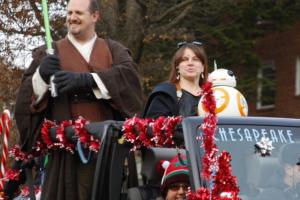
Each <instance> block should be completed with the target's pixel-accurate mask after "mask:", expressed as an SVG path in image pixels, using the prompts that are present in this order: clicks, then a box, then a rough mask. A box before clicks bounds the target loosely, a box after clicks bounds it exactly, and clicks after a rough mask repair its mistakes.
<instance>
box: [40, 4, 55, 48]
mask: <svg viewBox="0 0 300 200" xmlns="http://www.w3.org/2000/svg"><path fill="white" fill-rule="evenodd" d="M42 10H43V16H44V28H45V34H46V37H45V40H46V47H47V53H48V54H53V53H54V50H53V48H52V37H51V33H50V23H49V15H48V5H47V0H42Z"/></svg>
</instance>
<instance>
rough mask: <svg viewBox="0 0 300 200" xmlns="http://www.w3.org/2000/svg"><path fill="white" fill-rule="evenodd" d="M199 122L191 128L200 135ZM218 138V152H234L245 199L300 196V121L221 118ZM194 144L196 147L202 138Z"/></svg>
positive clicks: (264, 199) (235, 168)
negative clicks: (296, 123)
mask: <svg viewBox="0 0 300 200" xmlns="http://www.w3.org/2000/svg"><path fill="white" fill-rule="evenodd" d="M269 119H270V118H269ZM273 119H275V118H273ZM247 120H248V121H247ZM192 121H193V120H192ZM199 122H200V121H199V119H196V120H195V119H194V121H193V123H191V124H189V125H190V126H191V127H190V128H189V129H188V130H189V131H192V130H196V134H197V135H198V136H201V134H202V131H201V129H200V128H199V124H201V123H199ZM297 122H298V123H299V121H298V120H297ZM193 126H194V128H195V129H194V128H193ZM215 141H216V143H217V145H218V148H219V152H221V151H222V150H226V151H228V152H230V154H231V156H232V161H231V165H232V174H233V175H234V176H236V177H237V179H238V186H239V188H240V197H241V198H242V199H246V200H247V199H257V200H268V199H272V200H276V199H280V200H283V199H300V194H299V193H300V165H297V164H300V163H299V158H300V123H299V124H298V125H295V123H285V122H282V121H278V119H276V120H274V121H272V120H267V121H264V119H263V118H255V119H254V118H244V119H241V120H240V119H239V120H237V121H236V120H229V119H227V120H225V121H224V120H222V119H219V123H218V128H217V130H216V133H215ZM193 145H195V146H194V147H193V149H194V150H195V149H197V148H198V147H199V146H201V141H197V142H196V143H194V144H192V146H193ZM191 149H192V148H190V147H188V150H189V154H190V155H191V154H193V151H194V150H191ZM198 149H199V148H198ZM194 153H196V152H194ZM196 154H197V153H196ZM199 155H200V157H201V154H198V156H199ZM192 157H193V156H192ZM196 157H197V156H196ZM191 159H193V158H191Z"/></svg>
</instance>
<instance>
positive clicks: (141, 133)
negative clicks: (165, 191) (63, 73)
mask: <svg viewBox="0 0 300 200" xmlns="http://www.w3.org/2000/svg"><path fill="white" fill-rule="evenodd" d="M224 75H225V76H224ZM220 77H223V78H220ZM210 81H211V82H208V83H207V84H205V85H204V86H203V88H202V94H201V95H202V98H201V100H200V102H199V117H187V118H181V117H159V118H157V119H142V118H138V117H133V118H129V119H127V120H126V121H124V122H123V121H112V120H110V121H104V122H96V123H89V122H88V121H86V120H85V119H83V118H79V119H77V120H75V121H63V122H60V123H56V122H54V121H49V120H46V119H45V121H44V124H43V126H42V129H41V137H40V140H39V141H37V142H36V145H35V146H34V148H33V149H32V151H31V152H22V151H21V149H20V147H18V146H14V147H12V148H11V149H10V151H9V155H10V156H11V157H12V158H13V159H15V160H17V161H21V162H23V163H25V164H26V163H30V162H33V161H34V160H36V159H37V158H44V157H45V156H46V155H47V154H51V152H52V151H57V150H59V151H68V152H69V153H70V154H73V155H74V156H79V157H80V159H81V160H82V162H83V163H85V162H88V160H89V158H90V156H89V154H84V153H83V149H85V150H88V151H89V152H91V153H93V154H95V155H96V157H97V166H96V170H95V176H94V177H95V178H94V182H93V192H92V200H97V199H108V200H123V199H128V200H142V199H147V198H148V197H149V196H147V195H149V194H150V193H151V194H153V191H154V190H157V191H158V192H157V193H156V194H158V193H159V184H160V179H161V176H160V174H159V173H158V170H157V165H158V163H160V162H161V160H168V159H170V158H172V157H173V156H174V155H176V154H180V153H184V154H185V155H186V156H187V158H188V168H189V171H190V183H191V188H190V192H189V193H188V197H187V198H188V199H190V200H211V199H213V200H229V199H230V200H237V199H243V200H250V199H256V198H257V197H260V195H262V194H264V191H268V189H269V188H270V187H272V186H274V187H275V186H279V184H280V181H278V180H273V179H271V177H276V174H278V173H277V172H278V171H277V170H278V169H279V166H280V162H281V160H283V159H282V157H290V159H291V160H292V161H294V162H295V165H296V164H297V163H299V157H300V147H299V145H298V146H296V147H295V148H296V149H295V148H294V149H293V152H296V154H295V153H293V154H292V153H291V154H287V155H288V156H286V154H285V155H284V156H282V154H283V153H282V150H281V149H283V147H286V146H289V145H290V144H299V143H300V120H299V119H287V118H270V117H249V116H247V115H248V107H247V102H246V100H245V98H244V97H243V95H242V94H241V93H240V92H239V91H238V90H236V89H235V88H234V87H235V86H236V82H235V77H234V76H233V74H232V73H231V72H230V71H229V70H226V69H217V70H215V71H214V72H212V73H211V74H210ZM220 91H221V92H220ZM224 91H225V92H224ZM226 93H228V98H227V100H226ZM224 102H225V103H226V102H227V103H226V104H225V105H226V106H224ZM221 108H222V109H221ZM6 113H7V112H4V114H3V117H2V119H3V121H2V123H1V133H3V135H4V137H6V139H4V146H3V154H2V163H1V172H2V177H1V187H2V188H1V189H2V191H1V192H2V197H3V199H5V193H4V190H3V187H4V186H5V183H7V182H9V181H17V180H18V178H19V174H20V173H22V171H24V170H26V169H24V168H19V169H7V167H6V164H5V162H6V159H7V156H8V150H7V146H8V136H9V124H10V118H9V117H8V116H9V115H7V114H6ZM246 116H247V117H246ZM70 136H71V137H70ZM5 143H6V144H5ZM139 149H144V150H145V149H147V150H146V155H147V156H145V159H144V160H143V161H142V162H141V169H139V170H137V169H136V168H134V167H133V168H132V167H130V163H131V160H132V156H134V155H138V154H133V152H134V151H136V150H139ZM297 152H298V154H297ZM137 158H138V157H137ZM2 168H3V170H2ZM298 173H300V172H299V171H298V172H295V174H294V175H293V176H294V180H296V178H297V177H298V175H297V174H298ZM140 175H141V176H142V177H143V178H142V180H141V179H138V176H140ZM266 177H268V178H266ZM269 177H270V179H269ZM299 182H300V180H299ZM276 184H278V185H276ZM40 190H41V186H40V185H38V186H33V185H30V184H28V182H23V183H22V184H21V185H20V187H19V191H20V192H21V193H19V197H20V198H23V199H34V198H35V199H38V198H39V193H40ZM150 191H151V192H150ZM145 195H146V196H147V198H142V196H145ZM152 197H153V196H152ZM269 197H270V198H268V195H267V197H266V198H265V199H272V200H274V198H272V197H271V196H269ZM148 199H149V198H148Z"/></svg>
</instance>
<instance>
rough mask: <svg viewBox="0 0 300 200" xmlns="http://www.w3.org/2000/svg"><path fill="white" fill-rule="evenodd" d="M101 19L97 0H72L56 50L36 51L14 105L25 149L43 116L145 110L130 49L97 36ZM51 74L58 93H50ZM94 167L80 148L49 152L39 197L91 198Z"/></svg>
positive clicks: (94, 117) (108, 115) (117, 116)
mask: <svg viewBox="0 0 300 200" xmlns="http://www.w3.org/2000/svg"><path fill="white" fill-rule="evenodd" d="M98 19H99V11H98V5H97V1H96V0H70V1H69V3H68V6H67V18H66V24H67V28H68V34H67V36H66V37H65V38H63V39H61V40H59V41H57V42H55V43H54V46H55V54H54V55H46V53H45V47H40V48H37V49H36V50H34V51H33V61H32V63H31V65H30V67H29V68H28V70H27V71H26V72H25V74H24V76H23V80H22V84H21V86H20V89H19V94H18V97H17V102H16V110H15V118H16V122H17V126H18V129H19V133H20V139H21V145H22V148H23V150H25V151H30V149H31V148H32V146H33V145H34V143H35V141H36V139H37V138H39V135H40V128H41V124H42V123H43V120H44V119H45V118H46V119H50V120H55V121H56V122H60V121H62V120H66V119H72V120H74V119H77V118H78V117H79V116H82V117H84V118H85V119H87V120H89V121H91V122H93V121H104V120H108V119H113V120H123V119H125V118H126V117H131V116H133V115H135V114H138V113H139V112H140V111H141V109H142V90H141V85H140V79H139V76H138V72H137V69H136V66H135V64H134V62H133V60H132V58H131V56H130V53H129V51H128V49H127V48H125V47H124V46H123V45H121V44H119V43H117V42H115V41H113V40H110V39H108V40H104V39H101V38H98V37H97V36H96V32H95V24H96V22H97V20H98ZM50 77H54V80H53V82H54V83H55V85H56V89H57V93H58V96H57V97H52V96H51V94H50V92H49V88H50V82H51V81H50ZM94 169H95V160H94V161H92V162H91V163H89V164H83V163H81V161H80V160H79V157H78V155H77V154H76V153H75V154H74V155H73V154H70V153H68V152H66V151H62V150H55V151H51V153H50V155H49V162H48V164H47V166H46V179H45V182H44V184H43V188H42V197H41V199H43V200H77V199H78V200H88V199H90V195H91V189H92V183H93V173H94Z"/></svg>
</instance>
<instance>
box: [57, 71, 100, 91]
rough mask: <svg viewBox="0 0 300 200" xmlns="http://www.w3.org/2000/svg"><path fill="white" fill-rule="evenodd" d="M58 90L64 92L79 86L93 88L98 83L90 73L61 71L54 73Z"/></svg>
mask: <svg viewBox="0 0 300 200" xmlns="http://www.w3.org/2000/svg"><path fill="white" fill-rule="evenodd" d="M53 82H54V83H55V87H56V89H57V92H58V93H60V94H62V93H65V92H69V91H72V90H75V89H78V88H92V87H93V86H94V85H96V83H95V81H94V78H93V76H92V75H91V74H90V73H80V72H67V71H59V72H56V73H55V75H54V80H53Z"/></svg>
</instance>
